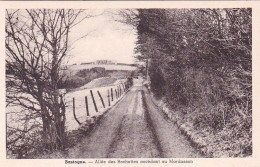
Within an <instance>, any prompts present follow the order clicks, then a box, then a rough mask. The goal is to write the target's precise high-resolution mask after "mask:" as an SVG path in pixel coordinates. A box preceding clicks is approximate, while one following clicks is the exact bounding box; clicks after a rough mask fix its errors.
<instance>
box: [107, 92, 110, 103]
mask: <svg viewBox="0 0 260 167" xmlns="http://www.w3.org/2000/svg"><path fill="white" fill-rule="evenodd" d="M107 99H108V106H110V94H109V89H108V90H107Z"/></svg>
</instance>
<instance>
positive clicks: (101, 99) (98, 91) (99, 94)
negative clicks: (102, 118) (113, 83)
mask: <svg viewBox="0 0 260 167" xmlns="http://www.w3.org/2000/svg"><path fill="white" fill-rule="evenodd" d="M97 93H98V96H99V98H100V100H101V102H102V104H103V107H104V108H106V106H105V103H104V100H103V98H102V96H101V94H100V92H99V91H97Z"/></svg>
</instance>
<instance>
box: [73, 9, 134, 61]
mask: <svg viewBox="0 0 260 167" xmlns="http://www.w3.org/2000/svg"><path fill="white" fill-rule="evenodd" d="M90 13H92V14H93V15H94V17H91V18H88V19H86V20H84V21H83V22H81V23H80V24H78V25H77V26H76V27H74V28H73V29H72V30H71V41H72V42H73V41H75V40H76V39H79V38H80V37H82V36H85V35H87V36H86V37H85V38H82V39H80V40H77V41H76V42H75V43H74V44H73V45H72V46H73V49H72V50H71V51H70V55H71V56H72V57H71V58H70V61H69V64H74V63H77V64H80V63H84V62H92V61H95V60H100V59H108V60H115V61H117V62H120V63H134V57H133V56H134V48H135V42H136V40H137V35H136V30H135V29H134V28H133V27H130V26H129V25H126V24H123V23H119V22H118V21H115V18H114V17H115V16H114V15H113V17H112V14H111V11H110V10H94V11H90Z"/></svg>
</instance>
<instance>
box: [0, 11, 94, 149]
mask: <svg viewBox="0 0 260 167" xmlns="http://www.w3.org/2000/svg"><path fill="white" fill-rule="evenodd" d="M88 17H90V16H89V15H87V14H86V13H85V10H72V9H69V10H65V9H58V10H49V9H48V10H46V9H42V10H38V9H37V10H15V11H14V10H6V26H5V32H6V41H5V45H6V73H7V94H6V97H7V105H19V106H21V107H22V108H23V110H27V111H30V113H31V117H32V115H34V116H35V117H37V118H38V117H39V118H40V120H41V123H42V124H41V128H42V129H41V131H42V140H43V143H44V147H45V148H47V149H50V150H52V149H62V148H63V147H64V141H65V121H66V117H65V105H64V102H63V98H62V96H61V94H60V93H59V89H58V84H59V82H60V81H61V80H62V76H63V75H62V73H63V70H62V69H63V68H64V66H65V65H66V64H65V63H64V60H65V59H66V57H67V56H68V50H69V48H70V40H69V34H70V30H71V29H72V28H73V27H74V26H75V25H77V24H79V23H80V22H82V21H83V20H84V19H86V18H88ZM35 117H32V118H34V119H35ZM13 140H14V141H15V140H16V139H13ZM7 144H8V143H7Z"/></svg>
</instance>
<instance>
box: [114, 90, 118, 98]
mask: <svg viewBox="0 0 260 167" xmlns="http://www.w3.org/2000/svg"><path fill="white" fill-rule="evenodd" d="M115 92H116V98H118V95H117V91H116V89H115Z"/></svg>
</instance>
